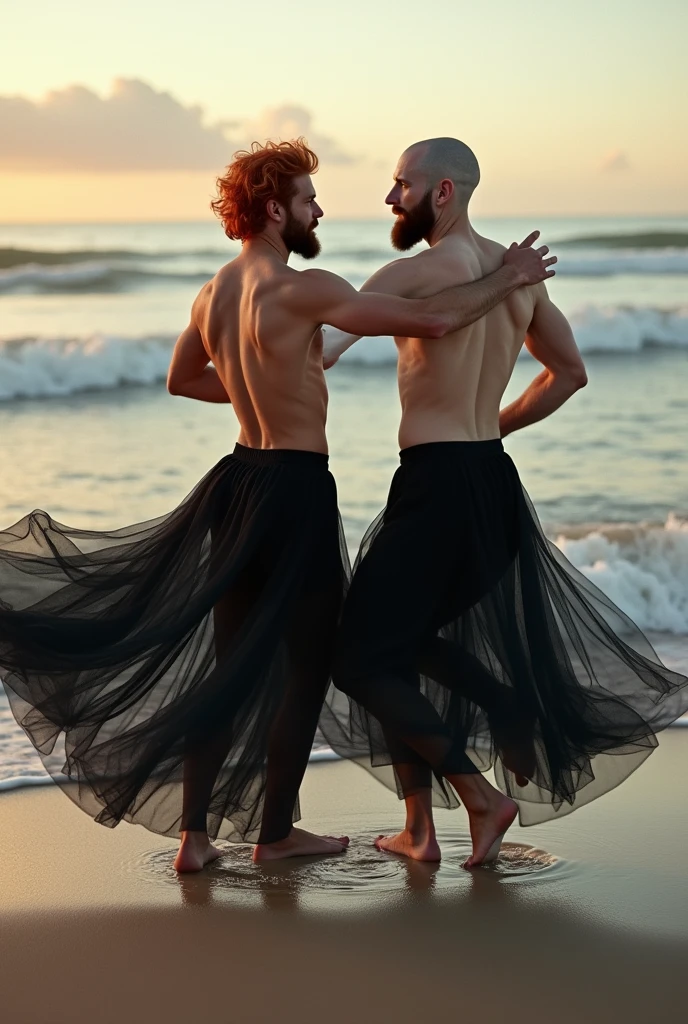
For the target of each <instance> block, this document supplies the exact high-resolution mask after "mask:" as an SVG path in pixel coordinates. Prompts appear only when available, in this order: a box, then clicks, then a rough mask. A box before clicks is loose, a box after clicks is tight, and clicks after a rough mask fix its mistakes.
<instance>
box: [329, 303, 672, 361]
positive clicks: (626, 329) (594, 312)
mask: <svg viewBox="0 0 688 1024" xmlns="http://www.w3.org/2000/svg"><path fill="white" fill-rule="evenodd" d="M569 320H570V322H571V325H572V327H573V331H574V334H575V337H576V342H577V344H578V346H579V348H580V350H581V352H583V353H584V354H587V355H592V354H594V353H604V352H616V353H624V352H629V353H630V352H641V351H642V350H643V349H650V348H684V347H688V307H686V308H683V309H677V310H670V311H667V310H661V309H626V308H625V307H619V306H610V307H600V306H584V307H582V308H580V309H578V310H576V311H575V312H574V313H572V314H571V315H570V317H569ZM396 359H397V350H396V346H395V344H394V341H393V339H392V338H387V337H381V338H365V339H364V340H363V341H361V342H359V343H358V344H356V345H354V346H353V347H352V348H350V349H349V350H348V352H345V353H344V355H343V356H342V357H341V362H343V363H347V364H351V365H353V364H359V365H362V366H383V365H385V364H387V363H395V362H396Z"/></svg>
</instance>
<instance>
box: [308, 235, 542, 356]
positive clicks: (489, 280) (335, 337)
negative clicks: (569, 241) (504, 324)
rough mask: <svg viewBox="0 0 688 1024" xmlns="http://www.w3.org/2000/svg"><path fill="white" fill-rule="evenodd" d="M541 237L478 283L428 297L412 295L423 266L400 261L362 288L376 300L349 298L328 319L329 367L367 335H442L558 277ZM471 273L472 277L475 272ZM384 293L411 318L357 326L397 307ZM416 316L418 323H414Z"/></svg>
mask: <svg viewBox="0 0 688 1024" xmlns="http://www.w3.org/2000/svg"><path fill="white" fill-rule="evenodd" d="M538 235H539V232H538V231H534V232H533V233H532V234H531V235H529V236H528V237H527V238H526V239H524V241H523V242H521V244H520V245H517V244H516V243H514V244H513V245H512V246H511V247H510V248H509V249H508V250H507V252H506V255H505V257H504V263H503V265H502V266H501V267H500V268H499V270H496V271H495V272H494V273H493V274H488V275H487V276H486V277H483V278H481V279H480V280H478V281H471V280H468V281H467V282H465V283H458V284H457V285H455V286H453V287H451V288H446V289H445V290H444V291H441V292H438V293H436V294H434V295H431V296H429V297H425V298H417V299H412V298H409V296H412V295H413V294H414V291H415V289H416V286H417V283H418V272H417V269H416V268H417V264H416V263H415V262H414V259H413V258H412V259H410V260H409V259H402V260H396V261H395V262H394V263H390V264H388V265H387V266H386V267H383V268H382V269H381V270H379V271H378V272H377V273H376V274H374V275H373V276H372V277H371V278H370V279H369V280H368V281H367V282H366V283H365V284H364V285H363V287H362V288H361V293H360V294H361V296H363V295H364V294H365V296H366V298H367V299H369V300H370V301H369V303H368V304H367V305H365V306H361V307H360V308H358V309H356V308H354V306H353V305H352V303H351V297H350V296H349V297H348V302H342V303H341V304H340V305H339V307H338V308H336V309H335V310H334V311H333V314H332V315H331V316H330V317H326V318H325V320H324V322H325V323H326V324H328V325H333V327H329V326H328V327H327V328H326V332H325V337H324V342H323V362H324V365H325V368H326V369H327V368H328V367H330V366H332V365H334V363H336V361H337V359H338V358H339V357H340V355H341V354H342V353H343V352H345V351H346V350H347V349H348V348H350V347H351V346H352V345H353V344H355V342H356V341H358V340H359V338H360V337H362V336H363V335H375V334H394V335H405V336H410V337H421V338H422V337H425V338H441V337H444V335H445V334H448V333H450V332H451V331H457V330H460V329H461V328H462V327H467V326H468V325H469V324H472V323H474V322H475V321H476V320H479V319H480V318H481V317H483V316H485V314H486V313H488V312H489V311H490V310H491V309H493V308H494V307H495V306H496V305H498V304H499V303H500V302H502V301H503V300H504V299H505V298H506V297H507V296H508V295H510V294H511V292H512V291H514V290H515V289H516V288H520V287H521V286H522V285H524V284H537V283H538V282H540V281H543V280H545V279H546V278H548V277H553V276H554V273H555V272H554V270H552V269H550V268H551V267H552V265H553V264H554V263H556V257H551V258H550V259H546V258H545V257H546V256H547V253H548V252H549V249H548V248H547V246H541V247H540V249H537V250H535V249H532V248H531V246H532V243H533V242H534V241H535V240H536V239H537V237H538ZM467 277H470V271H469V272H468V273H467ZM383 295H386V296H389V297H392V296H394V297H396V298H397V299H401V300H402V301H403V302H405V305H404V306H403V307H394V308H395V309H396V310H397V312H398V315H399V316H400V317H402V318H403V317H404V315H405V316H406V321H405V322H404V324H403V326H401V327H400V326H399V323H398V322H397V327H395V328H392V327H390V328H388V329H387V330H373V329H372V327H371V326H368V327H367V329H366V328H365V327H363V328H362V329H359V330H354V329H352V325H353V324H354V323H356V324H357V325H358V324H361V325H362V324H363V323H364V320H366V321H368V322H369V323H372V317H373V313H374V314H375V316H376V317H379V316H380V315H384V313H385V312H386V311H387V310H388V309H389V310H390V311H391V310H392V308H393V307H392V306H391V305H390V303H389V301H388V302H387V303H384V301H381V299H382V296H383ZM368 317H370V320H368ZM414 317H415V318H416V319H415V322H414V323H411V319H412V318H414ZM337 318H338V319H337ZM345 325H346V326H345ZM333 328H334V329H333Z"/></svg>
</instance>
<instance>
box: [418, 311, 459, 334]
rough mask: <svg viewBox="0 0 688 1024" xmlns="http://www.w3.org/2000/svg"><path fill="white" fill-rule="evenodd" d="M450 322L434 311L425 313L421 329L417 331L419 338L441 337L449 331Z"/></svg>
mask: <svg viewBox="0 0 688 1024" xmlns="http://www.w3.org/2000/svg"><path fill="white" fill-rule="evenodd" d="M450 327H451V325H450V323H449V321H448V320H446V319H445V318H444V317H442V316H438V315H436V314H435V313H427V314H426V315H425V316H424V317H423V323H422V325H421V330H420V331H419V332H418V333H419V336H420V337H421V338H443V337H444V336H445V334H448V333H449V330H450Z"/></svg>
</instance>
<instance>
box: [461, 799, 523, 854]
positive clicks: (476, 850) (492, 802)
mask: <svg viewBox="0 0 688 1024" xmlns="http://www.w3.org/2000/svg"><path fill="white" fill-rule="evenodd" d="M517 813H518V807H517V806H516V804H515V803H514V801H513V800H510V799H509V797H508V796H504V795H503V794H502V793H499V792H497V790H493V791H492V793H491V795H490V797H489V799H488V800H486V801H485V806H484V809H476V808H475V807H474V808H473V809H472V810H469V812H468V818H469V822H470V827H471V840H472V842H473V853H472V854H471V856H470V857H469V858H468V860H467V861H466V862H465V864H464V867H465V868H477V867H479V866H480V865H481V864H490V863H492V862H493V861H495V860H497V857H498V856H499V850H500V847H501V845H502V839H503V838H504V833H505V832H506V830H507V829H508V828H509V827H510V826H511V825H513V822H514V818H515V817H516V815H517Z"/></svg>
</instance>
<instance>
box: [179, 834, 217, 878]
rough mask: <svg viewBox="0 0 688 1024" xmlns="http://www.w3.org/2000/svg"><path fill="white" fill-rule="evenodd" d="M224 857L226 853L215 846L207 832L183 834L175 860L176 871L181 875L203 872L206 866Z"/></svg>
mask: <svg viewBox="0 0 688 1024" xmlns="http://www.w3.org/2000/svg"><path fill="white" fill-rule="evenodd" d="M223 855H224V852H223V851H222V850H218V848H217V847H216V846H213V844H212V843H211V842H210V840H209V839H208V836H207V834H206V833H205V832H182V842H181V846H180V847H179V852H178V853H177V856H176V857H175V858H174V870H175V871H179V872H180V873H182V872H187V871H202V870H203V868H204V867H205V866H206V864H210V863H212V861H214V860H217V859H218V857H222V856H223Z"/></svg>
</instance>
